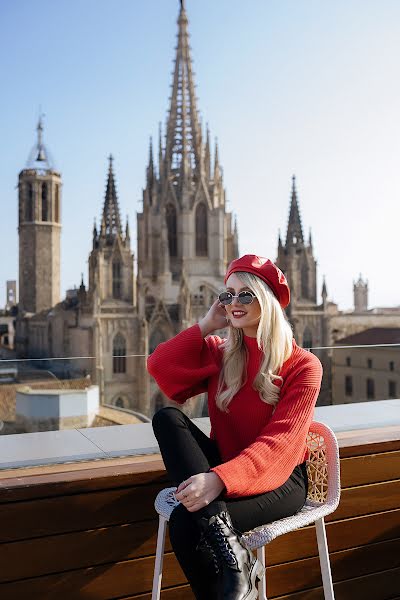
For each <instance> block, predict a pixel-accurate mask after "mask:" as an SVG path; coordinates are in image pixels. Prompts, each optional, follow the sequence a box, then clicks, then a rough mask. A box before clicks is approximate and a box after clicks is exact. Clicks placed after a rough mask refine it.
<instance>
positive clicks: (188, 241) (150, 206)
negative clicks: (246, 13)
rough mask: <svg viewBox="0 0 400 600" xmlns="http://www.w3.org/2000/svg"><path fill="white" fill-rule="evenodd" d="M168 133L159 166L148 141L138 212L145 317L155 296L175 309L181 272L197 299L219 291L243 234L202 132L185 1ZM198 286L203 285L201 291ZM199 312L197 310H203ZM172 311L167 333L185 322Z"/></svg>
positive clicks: (207, 136) (207, 135)
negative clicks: (144, 179) (235, 225)
mask: <svg viewBox="0 0 400 600" xmlns="http://www.w3.org/2000/svg"><path fill="white" fill-rule="evenodd" d="M165 132H166V133H165V138H163V137H162V134H161V127H160V136H159V148H158V165H157V166H156V165H155V164H154V155H153V149H152V144H150V153H149V161H148V166H147V170H146V187H145V189H144V190H143V211H142V212H141V213H139V214H138V222H137V231H138V302H139V310H140V311H141V314H145V312H146V314H149V312H150V311H149V309H148V310H145V305H146V303H147V304H148V307H149V306H158V304H157V302H158V300H161V301H162V302H164V303H165V304H166V306H167V305H169V306H172V305H174V306H176V305H177V304H178V298H179V294H180V281H181V278H182V276H183V273H185V277H186V282H187V286H188V289H189V290H190V293H191V295H192V297H193V298H194V297H196V298H197V300H199V298H203V299H205V297H206V295H205V293H204V289H205V288H207V289H208V290H210V293H211V291H212V293H214V295H216V293H217V291H218V289H219V288H220V286H221V285H222V280H223V275H224V273H225V270H226V267H227V264H228V263H229V262H230V261H231V260H233V258H235V257H236V256H237V249H238V232H237V229H236V232H235V230H234V226H233V220H232V216H231V214H230V213H228V212H226V201H225V190H224V186H223V176H222V168H221V167H220V165H219V156H218V148H217V147H216V149H215V153H216V159H215V166H214V170H213V171H212V169H211V156H212V149H211V144H210V133H209V130H208V126H207V129H206V133H205V135H203V132H202V126H201V122H200V118H199V111H198V108H197V98H196V94H195V83H194V73H193V68H192V59H191V55H190V46H189V33H188V18H187V14H186V10H185V3H184V2H183V1H182V2H181V7H180V11H179V16H178V35H177V45H176V56H175V62H174V69H173V80H172V93H171V98H170V106H169V111H168V118H167V122H166V127H165ZM200 288H204V289H203V291H202V292H201V291H200ZM146 297H147V298H148V301H146ZM204 301H205V300H204ZM201 310H204V307H203V308H202V309H201ZM196 311H197V312H198V313H199V314H200V308H198V309H196V310H195V311H194V313H196ZM171 312H173V319H172V322H171V323H168V325H166V329H167V330H168V335H172V334H173V332H174V330H179V328H180V326H181V325H180V323H181V318H180V315H179V314H177V312H176V310H175V309H174V311H172V309H171ZM194 313H193V312H192V316H193V318H196V317H195V314H194ZM165 335H167V334H165Z"/></svg>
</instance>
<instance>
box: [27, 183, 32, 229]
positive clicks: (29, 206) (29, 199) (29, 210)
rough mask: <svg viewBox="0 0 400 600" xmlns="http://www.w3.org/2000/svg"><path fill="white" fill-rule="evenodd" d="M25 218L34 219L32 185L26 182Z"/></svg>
mask: <svg viewBox="0 0 400 600" xmlns="http://www.w3.org/2000/svg"><path fill="white" fill-rule="evenodd" d="M26 220H27V221H34V203H33V186H32V184H31V183H28V194H27V198H26Z"/></svg>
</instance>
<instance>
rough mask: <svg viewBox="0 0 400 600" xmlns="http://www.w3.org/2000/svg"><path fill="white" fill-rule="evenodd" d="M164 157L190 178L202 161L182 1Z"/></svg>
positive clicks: (167, 162) (182, 175)
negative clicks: (193, 170)
mask: <svg viewBox="0 0 400 600" xmlns="http://www.w3.org/2000/svg"><path fill="white" fill-rule="evenodd" d="M165 159H166V168H167V171H169V170H173V171H175V173H176V174H178V173H180V174H181V177H183V178H184V179H187V178H188V177H189V175H190V174H191V172H192V169H194V168H199V167H200V162H201V131H200V123H199V117H198V111H197V106H196V95H195V85H194V80H193V71H192V60H191V57H190V46H189V34H188V18H187V15H186V11H185V3H184V1H183V0H182V1H181V8H180V12H179V17H178V41H177V46H176V58H175V66H174V76H173V82H172V94H171V104H170V109H169V115H168V120H167V135H166V148H165Z"/></svg>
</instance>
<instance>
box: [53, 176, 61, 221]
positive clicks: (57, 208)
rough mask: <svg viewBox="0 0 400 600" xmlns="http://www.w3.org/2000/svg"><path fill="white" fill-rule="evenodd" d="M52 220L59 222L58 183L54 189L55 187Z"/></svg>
mask: <svg viewBox="0 0 400 600" xmlns="http://www.w3.org/2000/svg"><path fill="white" fill-rule="evenodd" d="M54 220H55V222H56V223H59V222H60V186H59V185H56V189H55V197H54Z"/></svg>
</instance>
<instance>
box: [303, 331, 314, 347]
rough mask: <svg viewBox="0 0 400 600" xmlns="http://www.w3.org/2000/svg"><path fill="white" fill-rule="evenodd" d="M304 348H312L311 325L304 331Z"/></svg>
mask: <svg viewBox="0 0 400 600" xmlns="http://www.w3.org/2000/svg"><path fill="white" fill-rule="evenodd" d="M303 348H312V333H311V330H310V328H309V327H306V328H305V330H304V333H303Z"/></svg>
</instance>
